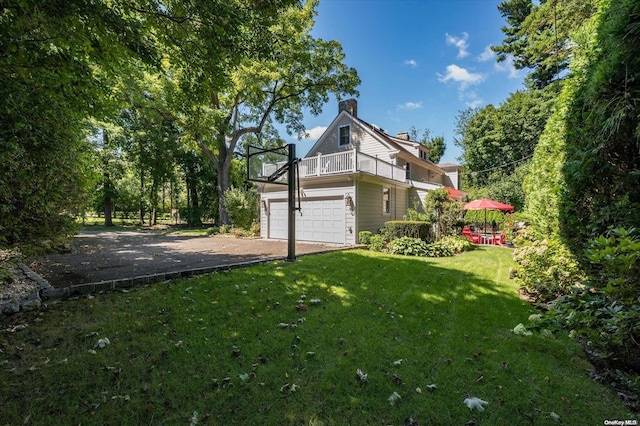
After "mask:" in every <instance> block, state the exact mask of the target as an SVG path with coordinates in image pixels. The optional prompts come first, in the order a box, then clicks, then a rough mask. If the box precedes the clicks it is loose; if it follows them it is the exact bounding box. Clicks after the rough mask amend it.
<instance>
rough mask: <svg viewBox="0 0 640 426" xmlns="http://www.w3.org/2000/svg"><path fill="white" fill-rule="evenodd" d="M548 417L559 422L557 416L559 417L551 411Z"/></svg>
mask: <svg viewBox="0 0 640 426" xmlns="http://www.w3.org/2000/svg"><path fill="white" fill-rule="evenodd" d="M549 416H550V417H551V418H552V419H553V420H555V421H556V422H559V421H560V416H559V415H557V414H556V413H554V412H553V411H552V412H551V413H549Z"/></svg>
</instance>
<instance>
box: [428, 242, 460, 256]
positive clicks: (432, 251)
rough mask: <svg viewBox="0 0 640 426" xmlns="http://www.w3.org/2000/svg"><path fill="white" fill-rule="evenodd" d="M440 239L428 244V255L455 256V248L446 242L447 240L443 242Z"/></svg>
mask: <svg viewBox="0 0 640 426" xmlns="http://www.w3.org/2000/svg"><path fill="white" fill-rule="evenodd" d="M441 241H442V240H440V241H436V242H435V243H431V244H429V245H427V254H426V256H428V257H450V256H453V255H454V254H455V253H454V252H453V249H452V248H451V247H450V246H449V245H447V244H446V242H445V243H444V244H443V243H442V242H441Z"/></svg>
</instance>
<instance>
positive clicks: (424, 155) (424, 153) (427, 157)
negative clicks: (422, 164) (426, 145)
mask: <svg viewBox="0 0 640 426" xmlns="http://www.w3.org/2000/svg"><path fill="white" fill-rule="evenodd" d="M420 158H421V159H423V160H428V159H429V156H428V155H427V151H423V150H420Z"/></svg>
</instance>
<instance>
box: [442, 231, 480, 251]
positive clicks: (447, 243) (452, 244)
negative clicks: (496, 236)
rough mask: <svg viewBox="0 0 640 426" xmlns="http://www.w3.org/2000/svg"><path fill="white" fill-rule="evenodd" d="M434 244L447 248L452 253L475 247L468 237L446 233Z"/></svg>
mask: <svg viewBox="0 0 640 426" xmlns="http://www.w3.org/2000/svg"><path fill="white" fill-rule="evenodd" d="M434 244H438V245H440V246H442V247H447V248H449V249H450V250H451V252H452V253H453V254H458V253H462V252H464V251H470V250H473V249H474V248H475V245H473V243H472V242H471V241H469V239H467V238H465V237H462V236H460V235H448V236H446V237H443V238H442V239H441V240H440V241H438V242H437V243H434Z"/></svg>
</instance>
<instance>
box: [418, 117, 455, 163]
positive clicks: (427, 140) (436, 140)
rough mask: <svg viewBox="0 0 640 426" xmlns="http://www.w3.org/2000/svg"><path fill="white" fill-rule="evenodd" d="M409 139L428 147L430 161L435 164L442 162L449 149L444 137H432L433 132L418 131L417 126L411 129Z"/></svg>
mask: <svg viewBox="0 0 640 426" xmlns="http://www.w3.org/2000/svg"><path fill="white" fill-rule="evenodd" d="M409 138H410V139H411V140H412V141H416V142H418V143H420V145H422V146H424V147H426V148H427V149H428V150H429V160H430V161H432V162H434V163H438V162H439V161H440V159H441V158H442V156H443V155H444V152H445V150H446V149H447V145H446V143H445V141H444V136H435V137H431V131H430V130H429V129H424V130H422V131H421V130H420V129H416V127H415V126H411V128H410V129H409Z"/></svg>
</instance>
